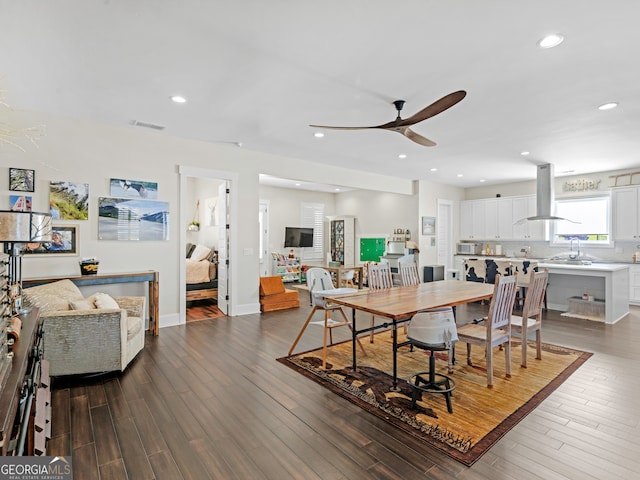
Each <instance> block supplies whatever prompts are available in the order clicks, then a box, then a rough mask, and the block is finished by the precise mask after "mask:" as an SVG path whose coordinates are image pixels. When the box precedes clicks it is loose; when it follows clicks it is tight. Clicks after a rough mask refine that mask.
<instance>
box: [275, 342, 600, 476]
mask: <svg viewBox="0 0 640 480" xmlns="http://www.w3.org/2000/svg"><path fill="white" fill-rule="evenodd" d="M400 336H401V335H400V330H399V337H400ZM390 337H391V336H390V333H389V332H383V333H379V334H378V335H376V337H375V342H374V343H373V344H370V343H369V342H368V340H365V339H363V340H362V343H363V345H364V348H365V351H366V354H364V355H363V354H362V352H361V351H360V350H358V369H357V371H356V372H354V371H353V370H352V369H351V368H350V365H351V342H345V343H341V344H336V345H333V346H332V347H330V349H329V351H328V355H327V369H326V370H323V369H322V368H321V366H322V357H321V355H322V349H321V348H320V349H318V350H313V351H309V352H305V353H301V354H296V355H292V356H290V357H283V358H279V359H278V361H280V362H282V363H284V364H285V365H287V366H289V367H291V368H293V369H294V370H296V371H298V372H300V373H302V374H303V375H305V376H307V377H309V378H311V379H313V380H315V381H316V382H318V383H320V384H321V385H323V386H325V387H327V388H329V389H330V390H331V391H333V392H335V393H337V394H338V395H340V396H342V397H344V398H346V399H348V400H350V401H351V402H353V403H355V404H356V405H359V406H360V407H361V408H363V409H365V410H366V411H368V412H371V413H372V414H374V415H377V416H378V417H380V418H382V419H384V420H385V421H387V422H389V423H391V424H393V425H395V426H396V427H398V428H400V429H402V430H403V431H405V432H407V433H408V434H410V435H413V436H415V437H418V438H420V439H422V440H423V441H424V442H426V443H427V444H429V445H431V446H433V447H435V448H437V449H439V450H441V451H442V452H445V453H446V454H448V455H449V456H451V457H452V458H455V459H456V460H458V461H460V462H462V463H464V464H465V465H468V466H470V465H472V464H473V463H474V462H475V461H476V460H478V458H480V456H482V454H484V453H485V452H486V451H487V450H488V449H489V448H490V447H491V446H492V445H493V444H494V443H495V442H497V441H498V440H499V439H500V438H501V437H502V436H503V435H504V434H505V433H507V432H508V431H509V430H510V429H511V428H513V426H514V425H516V424H517V423H518V422H519V421H520V420H522V418H524V417H525V416H526V415H527V414H528V413H529V412H531V411H532V410H533V409H534V408H535V407H536V406H537V405H538V404H539V403H540V402H542V401H543V400H544V399H545V398H546V397H547V396H548V395H549V394H550V393H551V392H553V391H554V390H555V389H556V388H558V386H559V385H560V384H561V383H562V382H564V381H565V380H566V379H567V378H568V377H569V376H570V375H571V374H572V373H573V372H575V371H576V369H578V368H579V367H580V365H582V364H583V363H584V362H585V361H586V360H587V359H588V358H589V357H590V356H591V355H592V354H591V353H587V352H582V351H578V350H572V349H569V348H565V347H560V346H556V345H550V344H543V351H542V359H541V360H536V359H535V345H534V344H533V343H530V344H529V345H528V353H527V365H528V368H521V367H520V359H521V343H519V342H516V341H515V340H514V341H513V342H512V367H511V377H510V378H507V377H506V375H505V368H504V367H505V363H504V362H505V360H504V352H503V351H500V350H498V349H497V348H496V349H495V354H494V386H493V388H487V384H486V370H485V368H484V367H485V359H484V350H482V349H481V348H479V347H475V346H474V347H473V350H472V363H473V366H469V365H467V364H466V358H465V357H466V345H465V344H458V348H457V364H456V365H455V367H454V373H452V374H450V376H451V377H452V378H453V380H454V381H455V382H456V389H455V390H454V392H453V398H452V404H453V413H449V412H448V411H447V407H446V403H445V398H444V396H443V395H439V394H429V393H422V397H421V399H419V401H418V402H417V407H416V409H415V410H412V409H411V408H410V404H411V393H412V388H411V386H410V384H409V383H408V382H407V381H406V380H407V379H408V378H409V377H410V375H412V374H414V373H417V372H422V371H425V370H428V368H429V367H428V361H429V359H428V355H429V354H428V352H425V351H423V350H418V349H415V350H414V351H413V352H411V351H410V349H409V347H402V348H401V349H400V350H399V351H398V380H399V383H398V387H399V388H400V391H399V392H392V391H391V386H392V377H391V373H392V371H393V370H392V344H391V338H390ZM436 358H437V360H436V369H437V371H438V373H441V374H446V373H447V360H446V353H443V354H437V357H436Z"/></svg>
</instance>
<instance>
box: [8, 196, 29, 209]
mask: <svg viewBox="0 0 640 480" xmlns="http://www.w3.org/2000/svg"><path fill="white" fill-rule="evenodd" d="M31 203H32V198H31V197H30V196H29V195H9V209H10V210H12V211H14V212H30V211H31Z"/></svg>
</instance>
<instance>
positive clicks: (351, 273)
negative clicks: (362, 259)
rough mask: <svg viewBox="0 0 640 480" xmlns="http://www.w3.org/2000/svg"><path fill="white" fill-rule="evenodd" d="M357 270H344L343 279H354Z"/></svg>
mask: <svg viewBox="0 0 640 480" xmlns="http://www.w3.org/2000/svg"><path fill="white" fill-rule="evenodd" d="M355 274H356V271H355V270H353V269H352V270H347V271H346V272H342V280H353V277H354V276H355Z"/></svg>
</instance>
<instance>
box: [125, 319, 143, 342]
mask: <svg viewBox="0 0 640 480" xmlns="http://www.w3.org/2000/svg"><path fill="white" fill-rule="evenodd" d="M140 330H142V319H141V318H140V317H127V340H129V339H130V338H132V337H134V336H135V335H136V334H137V333H138V332H140Z"/></svg>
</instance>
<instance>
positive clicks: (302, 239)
mask: <svg viewBox="0 0 640 480" xmlns="http://www.w3.org/2000/svg"><path fill="white" fill-rule="evenodd" d="M284 246H285V247H295V248H297V247H313V228H302V227H285V232H284Z"/></svg>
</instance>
